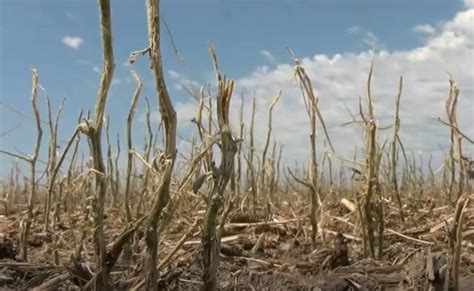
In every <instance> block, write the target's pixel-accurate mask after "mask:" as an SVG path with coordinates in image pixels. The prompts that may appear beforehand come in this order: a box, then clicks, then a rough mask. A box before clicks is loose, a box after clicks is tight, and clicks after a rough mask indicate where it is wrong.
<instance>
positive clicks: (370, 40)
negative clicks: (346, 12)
mask: <svg viewBox="0 0 474 291" xmlns="http://www.w3.org/2000/svg"><path fill="white" fill-rule="evenodd" d="M346 31H347V33H349V34H352V35H354V36H357V37H359V38H360V40H361V42H362V43H363V44H365V45H366V46H368V47H369V48H380V47H382V43H381V42H380V40H379V38H378V37H377V36H376V35H375V34H374V33H373V32H372V31H370V30H368V29H364V28H362V27H360V26H358V25H353V26H351V27H349V28H348V29H347V30H346Z"/></svg>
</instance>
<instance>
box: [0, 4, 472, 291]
mask: <svg viewBox="0 0 474 291" xmlns="http://www.w3.org/2000/svg"><path fill="white" fill-rule="evenodd" d="M98 4H99V12H100V13H99V15H100V23H101V27H100V28H101V30H100V31H101V37H102V45H103V47H102V49H103V69H102V78H101V80H100V84H99V90H98V93H97V102H96V106H95V109H94V115H93V118H92V119H83V118H82V116H83V114H82V111H81V112H80V113H79V118H78V125H77V127H76V129H75V130H74V132H73V133H72V134H71V136H70V138H69V140H68V142H67V144H66V147H65V148H64V150H63V152H62V153H61V154H60V155H59V154H56V144H57V139H58V137H57V126H58V124H59V122H60V121H59V120H60V113H61V108H62V103H61V105H60V107H59V109H58V113H57V115H56V118H55V120H53V118H52V114H51V105H50V102H49V98H47V108H48V119H47V120H48V122H47V125H48V128H49V131H48V132H49V142H48V156H47V157H46V159H47V163H46V165H47V166H46V167H45V172H46V178H45V179H46V183H45V184H42V183H41V181H42V180H41V179H39V178H38V177H37V171H36V170H37V168H36V166H37V164H36V163H37V160H38V153H39V149H40V147H41V145H42V141H43V139H42V135H43V131H42V125H43V122H42V121H41V117H40V116H39V112H38V110H37V103H38V96H37V95H38V78H39V77H38V73H37V71H36V70H35V69H32V94H31V102H32V112H33V115H34V119H35V123H36V129H37V131H36V132H37V136H36V140H35V141H36V142H35V146H34V149H33V154H32V155H28V156H21V155H17V154H15V153H11V152H7V151H4V150H0V153H1V154H5V155H9V156H11V157H14V158H17V159H19V160H20V161H24V162H26V163H27V165H28V166H29V167H30V170H31V173H30V175H29V176H26V177H24V180H23V181H21V178H20V170H19V166H18V165H17V164H14V167H12V170H11V175H10V177H9V179H7V180H6V181H3V182H2V183H1V188H0V191H1V192H0V195H1V197H2V198H1V200H0V214H1V216H0V269H1V270H2V272H1V273H0V287H2V288H7V289H8V288H10V289H34V290H57V289H68V290H69V289H71V290H81V289H86V290H88V289H94V290H158V289H160V290H196V289H202V290H217V289H223V290H263V289H276V290H302V289H303V290H304V289H311V290H374V289H376V288H384V289H385V290H407V289H411V290H470V287H471V286H472V284H473V283H474V277H473V275H472V274H473V272H474V255H473V254H474V252H473V250H474V243H473V242H474V208H473V207H472V203H471V199H472V198H473V197H474V196H473V193H472V188H471V185H470V181H471V179H472V178H473V176H474V175H473V174H472V173H473V171H474V169H473V161H472V160H470V159H469V158H468V157H466V156H464V155H463V145H462V142H463V141H466V142H469V143H471V144H472V140H471V139H470V138H469V137H467V136H466V135H465V134H463V133H462V131H461V130H460V129H459V128H458V124H457V118H456V105H457V102H458V96H459V92H460V89H459V88H458V87H457V85H456V82H455V81H454V79H453V78H452V77H451V76H449V94H448V98H447V101H446V114H447V116H446V118H447V119H446V120H444V119H442V118H439V119H438V120H439V121H440V122H441V123H443V124H444V125H446V126H448V127H449V129H450V135H449V136H447V138H449V140H450V148H449V150H448V153H447V157H446V159H445V162H444V164H443V167H442V169H441V171H440V173H434V171H432V170H431V164H430V165H429V168H430V174H429V175H428V178H427V179H425V177H424V176H423V175H420V174H417V173H419V172H421V170H420V169H421V168H422V166H423V165H418V166H417V165H416V164H415V159H414V158H413V161H412V160H410V158H408V157H407V153H406V152H405V149H404V147H403V144H402V141H401V140H400V137H399V136H398V130H399V128H400V126H401V124H402V121H401V120H400V119H399V107H400V102H401V96H402V78H400V83H399V90H398V93H397V94H396V99H395V109H394V111H395V114H394V122H393V125H392V130H393V135H392V140H391V141H390V143H387V141H384V142H380V141H379V139H378V138H377V134H378V132H379V130H380V128H379V126H378V124H377V119H376V116H375V115H374V107H376V104H375V103H374V100H373V97H372V94H371V77H372V69H373V67H374V60H373V61H372V64H371V66H370V71H369V72H368V80H367V96H366V99H365V100H366V101H365V102H364V101H362V100H360V106H359V108H358V109H359V113H358V114H357V115H354V116H353V121H352V122H351V123H353V125H360V126H361V127H362V130H363V144H364V146H363V153H364V157H363V160H362V161H358V160H357V159H356V157H354V159H353V160H351V159H347V158H343V157H341V156H339V155H338V154H337V153H335V152H334V148H333V146H332V142H331V140H330V137H329V133H328V132H327V130H326V126H325V122H324V118H323V116H322V114H321V111H320V109H319V105H318V97H317V96H316V94H315V91H314V89H313V87H312V82H311V79H310V77H309V76H308V75H307V74H306V72H305V70H304V67H303V66H302V64H301V63H300V62H299V61H298V59H297V57H296V56H295V55H294V53H293V52H291V50H289V51H290V58H291V59H292V60H293V62H294V66H295V67H294V68H295V77H296V79H297V81H298V83H299V85H300V86H301V94H302V97H303V99H304V104H305V106H306V111H307V114H308V121H309V126H308V130H309V134H308V137H309V163H308V167H307V168H306V169H304V168H301V167H296V168H292V169H290V168H286V170H285V169H284V167H283V165H282V164H281V159H282V147H281V146H280V147H279V146H278V145H277V142H276V140H275V137H273V136H272V118H275V116H273V109H274V107H275V106H278V104H277V102H278V100H279V98H280V94H281V92H280V93H279V95H278V96H277V97H276V98H275V99H274V101H273V102H272V103H271V105H270V107H269V108H268V131H267V136H266V139H265V143H264V145H263V146H262V149H263V150H262V151H260V150H256V149H257V147H258V145H256V144H255V139H254V130H253V128H254V122H255V114H256V103H255V97H254V99H253V104H252V112H251V120H249V124H250V126H249V130H248V132H247V133H246V132H245V129H246V128H247V127H246V122H245V120H243V110H244V109H243V106H242V108H241V111H240V120H239V124H231V116H232V115H233V114H236V113H237V112H236V110H235V111H234V110H232V109H231V108H232V106H231V100H232V93H233V89H234V82H233V80H232V79H229V78H228V77H226V76H225V75H224V74H223V73H222V72H221V71H220V69H219V66H218V62H217V56H216V52H215V50H214V48H213V47H212V45H209V54H210V58H211V61H212V65H213V68H214V71H215V75H216V84H215V88H216V90H215V92H213V91H212V90H210V89H209V90H208V91H207V92H206V91H205V90H204V88H202V89H201V91H200V93H199V96H193V97H195V98H196V100H198V102H199V103H198V107H197V110H196V116H195V117H194V118H193V120H192V122H193V123H194V124H195V125H196V131H197V136H198V137H199V142H197V141H195V140H194V139H193V142H192V149H191V153H190V157H188V158H187V159H185V160H184V161H183V163H180V164H179V165H180V167H179V168H177V167H175V165H178V162H177V159H178V156H177V150H176V128H177V118H176V112H175V110H174V108H173V103H172V98H171V96H169V94H168V90H167V88H166V84H165V81H164V77H163V69H162V61H161V51H160V27H159V19H160V18H159V1H153V0H146V9H147V24H148V46H147V47H146V48H145V49H143V50H140V51H136V52H132V53H131V55H130V59H129V60H130V63H134V62H135V61H137V58H138V57H139V56H142V55H146V56H148V57H149V62H150V66H151V72H152V75H153V80H154V84H155V90H156V97H157V101H158V102H157V103H158V104H159V108H158V109H159V112H160V116H161V122H162V127H160V129H158V128H154V127H153V126H152V124H151V121H150V111H151V108H150V106H149V103H148V100H146V102H147V103H146V104H147V114H146V117H147V119H146V121H147V129H148V131H147V136H146V137H145V138H146V142H145V148H144V149H143V150H142V151H141V150H139V149H136V148H134V136H132V130H131V128H132V123H133V118H134V112H135V109H136V104H137V100H138V99H139V98H140V91H141V87H142V84H141V81H140V79H139V77H138V75H137V73H136V72H134V71H132V77H133V79H134V80H135V81H136V84H137V85H136V90H135V92H134V94H133V96H132V99H131V104H130V107H129V113H128V116H127V117H124V119H126V123H125V124H126V132H125V136H126V142H127V146H126V148H125V149H122V151H120V142H119V140H120V139H119V137H117V145H116V152H117V156H116V157H115V160H114V161H113V159H112V154H111V152H112V149H113V145H112V143H111V141H110V136H109V132H108V131H109V129H108V126H107V124H106V125H105V126H104V124H103V123H104V120H106V118H105V104H106V99H107V98H106V97H107V93H108V88H109V86H110V82H111V78H112V75H113V70H114V58H113V48H112V41H111V40H112V31H113V30H112V27H111V21H110V19H111V14H110V4H109V1H108V0H99V1H98ZM144 41H145V40H144ZM289 77H291V76H289ZM206 100H208V102H206ZM364 107H365V108H364ZM214 111H215V112H214ZM277 118H278V117H277ZM216 122H217V123H216ZM318 123H319V125H318ZM237 128H238V129H239V131H238V132H236V130H235V129H237ZM319 128H320V129H322V131H323V134H322V135H321V134H319V132H318V129H319ZM103 129H105V134H104V133H103ZM160 130H161V131H160ZM157 132H158V133H157ZM302 132H303V131H302ZM81 134H82V135H85V137H86V140H87V142H88V144H89V156H90V159H88V160H83V159H82V160H81V159H79V151H78V145H79V143H80V142H81V139H80V137H81ZM159 134H162V135H163V138H162V139H161V142H162V144H159V143H158V141H157V138H156V136H157V135H159ZM103 137H106V140H107V150H106V151H104V149H103V148H102V142H101V141H102V139H103ZM316 138H319V139H321V140H325V144H327V145H328V146H327V147H325V148H321V149H319V148H317V146H316V145H317V144H318V143H317V142H316ZM43 143H44V142H43ZM217 149H218V151H216V150H217ZM103 152H106V154H105V157H104V155H103ZM120 152H121V153H122V154H124V155H126V157H127V159H126V161H127V163H126V169H124V170H123V171H122V169H120V168H119V166H118V162H117V160H118V154H119V153H120ZM260 153H261V154H260ZM399 155H403V158H404V163H399V161H398V160H399ZM318 156H322V158H321V159H318ZM335 161H341V166H340V168H339V173H337V172H334V168H333V163H334V162H335ZM345 164H351V165H352V169H353V176H352V177H351V178H348V177H346V172H345V170H344V169H345V167H344V166H343V165H345ZM244 172H245V173H246V174H244ZM336 176H338V177H339V178H338V179H336ZM420 189H421V190H422V195H420V194H419V193H420Z"/></svg>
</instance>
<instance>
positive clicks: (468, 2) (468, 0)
mask: <svg viewBox="0 0 474 291" xmlns="http://www.w3.org/2000/svg"><path fill="white" fill-rule="evenodd" d="M463 2H464V5H465V6H466V7H468V8H474V0H463Z"/></svg>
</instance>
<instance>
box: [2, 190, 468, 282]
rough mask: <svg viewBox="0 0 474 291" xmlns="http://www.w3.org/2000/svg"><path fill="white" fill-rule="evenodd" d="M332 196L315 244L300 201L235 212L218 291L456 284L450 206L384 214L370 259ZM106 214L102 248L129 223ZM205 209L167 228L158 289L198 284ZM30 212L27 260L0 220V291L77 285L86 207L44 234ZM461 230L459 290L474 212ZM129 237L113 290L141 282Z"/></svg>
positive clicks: (185, 213) (85, 276)
mask: <svg viewBox="0 0 474 291" xmlns="http://www.w3.org/2000/svg"><path fill="white" fill-rule="evenodd" d="M333 200H334V201H332V202H327V205H325V207H324V217H323V218H324V220H323V223H322V224H320V229H319V235H318V237H317V244H316V245H314V246H312V245H311V241H310V228H309V222H308V219H307V217H306V215H305V213H308V212H307V211H308V209H307V208H305V207H303V208H299V209H298V208H295V207H289V206H286V207H285V206H284V205H281V206H280V208H278V209H279V210H278V211H276V210H273V214H272V215H271V216H263V215H262V216H259V215H249V214H247V213H246V212H244V211H240V210H238V209H235V210H234V211H232V212H231V214H230V216H229V219H228V222H227V223H226V224H225V227H224V230H223V232H222V234H223V236H222V246H221V251H220V253H221V257H220V267H219V273H218V277H219V282H220V288H221V290H443V288H444V286H445V284H447V285H448V287H449V290H453V289H452V288H453V286H452V280H448V282H446V274H445V270H446V269H447V268H448V267H449V262H451V261H452V254H451V249H450V247H449V232H448V229H449V227H450V223H452V219H451V217H452V216H453V215H452V213H453V209H449V207H447V206H442V205H441V206H436V205H433V204H432V203H431V202H428V201H421V200H420V201H416V205H417V207H412V208H413V209H406V215H407V219H406V221H405V222H404V223H401V222H400V219H399V217H398V214H397V210H396V208H395V207H393V209H392V210H391V211H390V212H389V213H388V214H387V221H386V228H385V231H384V240H383V247H382V249H383V256H382V257H381V258H379V259H370V258H367V257H368V256H367V255H365V254H364V247H363V240H362V234H361V232H360V227H358V226H357V223H358V219H357V214H356V213H355V212H351V211H350V210H349V209H348V208H347V207H344V205H343V203H340V200H338V199H333ZM261 212H262V213H263V212H264V211H263V210H262V211H261ZM106 213H107V216H106V218H105V221H106V226H107V227H106V234H107V237H108V242H109V245H108V248H109V249H112V246H113V244H114V242H116V241H117V240H118V238H119V237H120V234H122V233H123V230H124V229H125V228H126V224H125V222H124V221H123V220H124V217H123V215H122V212H121V210H119V209H116V208H110V209H108V210H107V211H106ZM191 213H193V215H191ZM202 213H203V207H202V206H199V207H196V206H195V205H190V206H188V207H187V208H186V207H184V206H183V209H182V211H180V215H179V216H177V217H174V218H173V220H172V221H171V223H170V224H169V227H168V228H167V229H166V231H165V232H164V233H163V236H162V239H161V242H160V246H159V253H160V259H161V261H166V259H165V258H166V257H167V255H169V254H170V253H172V250H173V249H174V248H175V247H176V245H179V243H178V242H179V241H180V240H181V239H182V237H183V236H185V234H186V233H188V236H187V238H186V239H184V240H183V241H184V243H183V244H182V245H181V246H179V247H178V250H177V251H176V252H175V253H174V254H173V255H172V257H171V260H169V261H166V262H165V264H164V265H163V266H161V269H160V281H159V286H160V287H161V289H162V290H199V289H200V286H201V284H202V281H201V276H202V265H201V264H202V262H201V243H200V229H199V223H196V222H199V219H200V217H202ZM257 213H259V212H258V211H257ZM35 214H36V216H35V219H36V220H35V223H34V225H33V228H32V232H31V236H30V240H29V257H28V262H23V261H21V260H20V258H19V256H18V235H19V231H20V220H21V217H22V215H23V214H22V212H21V210H19V211H17V212H15V213H8V214H6V213H5V214H4V215H1V216H0V290H27V289H32V288H38V289H39V290H42V289H45V290H81V288H83V287H84V286H85V284H86V283H87V280H90V279H91V278H92V274H93V270H94V268H95V265H94V261H95V260H94V251H93V250H94V248H93V242H92V239H91V237H92V235H91V232H90V229H91V225H90V221H89V220H88V218H87V217H86V215H85V214H84V213H83V212H73V213H64V214H63V215H62V216H61V220H60V221H57V222H56V224H55V227H54V231H50V232H47V233H44V231H43V224H42V217H43V214H42V212H41V211H37V212H36V213H35ZM320 217H321V216H320ZM463 230H464V232H463V234H464V235H463V242H462V250H461V261H460V289H459V290H473V288H472V286H474V235H473V233H474V209H473V208H469V207H468V208H467V209H466V210H465V224H464V228H463ZM83 238H84V239H83ZM81 241H82V242H81ZM131 243H132V245H133V248H132V249H133V250H134V252H133V253H132V254H131V256H129V258H127V256H126V255H124V254H123V253H122V255H121V256H120V258H119V259H118V261H117V262H116V264H115V265H114V267H113V268H112V270H111V282H112V283H113V286H112V289H114V290H130V289H131V288H134V287H137V286H141V285H140V284H142V283H143V278H144V276H143V275H144V268H143V265H144V264H143V252H144V251H145V249H144V243H143V226H141V227H139V228H138V229H137V231H136V232H135V235H134V237H133V241H132V242H131ZM55 258H56V260H55ZM138 290H144V289H143V288H141V289H140V288H138Z"/></svg>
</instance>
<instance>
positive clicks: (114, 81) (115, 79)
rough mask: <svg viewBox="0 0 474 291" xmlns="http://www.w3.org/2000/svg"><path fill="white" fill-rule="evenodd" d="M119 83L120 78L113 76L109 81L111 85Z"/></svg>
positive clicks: (120, 81)
mask: <svg viewBox="0 0 474 291" xmlns="http://www.w3.org/2000/svg"><path fill="white" fill-rule="evenodd" d="M121 83H122V79H118V78H113V79H112V81H111V82H110V85H111V86H116V85H119V84H121Z"/></svg>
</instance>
